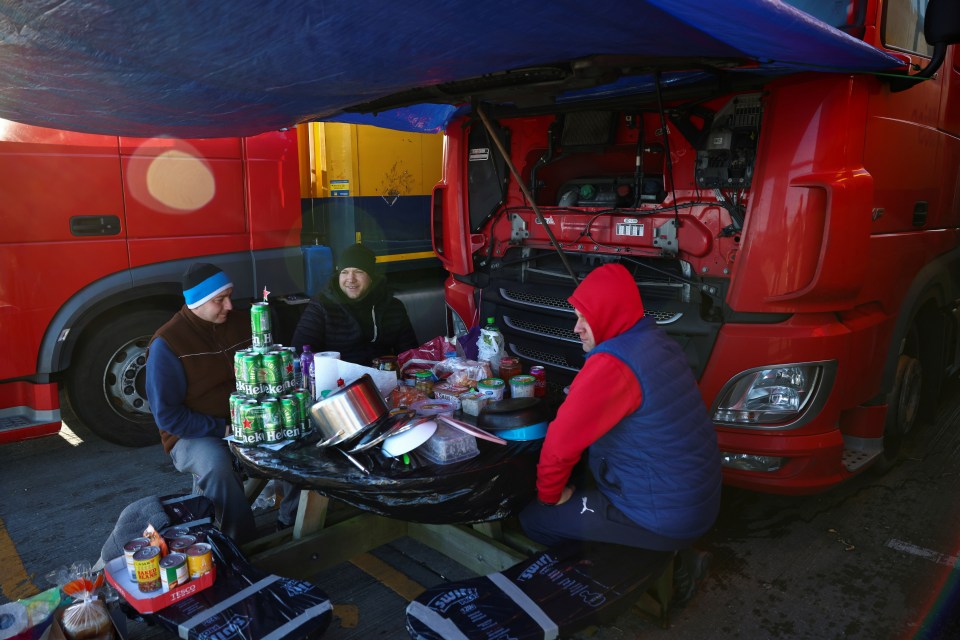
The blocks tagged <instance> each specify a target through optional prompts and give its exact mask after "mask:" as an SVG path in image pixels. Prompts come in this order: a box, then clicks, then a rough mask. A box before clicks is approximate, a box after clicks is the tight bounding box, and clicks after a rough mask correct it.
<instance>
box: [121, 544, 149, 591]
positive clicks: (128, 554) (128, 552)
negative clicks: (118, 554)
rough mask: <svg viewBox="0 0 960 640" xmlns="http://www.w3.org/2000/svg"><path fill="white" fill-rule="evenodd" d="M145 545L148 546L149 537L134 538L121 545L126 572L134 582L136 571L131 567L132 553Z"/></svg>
mask: <svg viewBox="0 0 960 640" xmlns="http://www.w3.org/2000/svg"><path fill="white" fill-rule="evenodd" d="M147 546H150V538H134V539H133V540H130V541H129V542H127V543H126V544H125V545H123V557H124V559H125V560H126V562H127V573H129V574H130V579H131V580H133V581H134V582H136V581H137V571H136V569H134V568H133V554H134V553H136V552H137V551H138V550H140V549H142V548H144V547H147Z"/></svg>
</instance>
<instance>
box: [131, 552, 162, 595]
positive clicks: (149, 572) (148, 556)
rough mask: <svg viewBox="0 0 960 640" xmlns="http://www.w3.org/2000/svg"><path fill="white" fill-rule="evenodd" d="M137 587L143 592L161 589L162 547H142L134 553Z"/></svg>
mask: <svg viewBox="0 0 960 640" xmlns="http://www.w3.org/2000/svg"><path fill="white" fill-rule="evenodd" d="M133 569H134V571H136V572H137V587H138V588H139V589H140V591H142V592H143V593H150V592H151V591H158V590H159V589H160V547H149V546H148V547H141V548H139V549H137V550H136V552H135V553H134V554H133Z"/></svg>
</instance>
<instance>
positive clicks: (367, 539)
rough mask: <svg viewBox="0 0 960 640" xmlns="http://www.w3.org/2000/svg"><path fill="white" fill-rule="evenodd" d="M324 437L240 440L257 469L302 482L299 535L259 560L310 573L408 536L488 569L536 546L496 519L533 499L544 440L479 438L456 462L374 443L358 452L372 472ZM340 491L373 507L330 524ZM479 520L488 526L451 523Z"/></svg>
mask: <svg viewBox="0 0 960 640" xmlns="http://www.w3.org/2000/svg"><path fill="white" fill-rule="evenodd" d="M316 440H317V438H316V437H313V438H309V439H307V440H305V441H302V442H298V443H294V444H290V445H288V446H286V447H284V448H282V449H279V450H276V451H274V450H271V449H269V448H266V447H260V446H254V447H248V446H246V447H245V446H239V445H237V444H236V443H232V444H231V449H232V450H233V451H234V453H235V454H236V455H237V457H238V458H239V459H240V461H241V463H242V464H243V465H244V467H246V468H247V469H248V470H249V471H250V474H251V475H253V476H259V477H261V478H276V479H281V480H287V481H289V482H291V483H293V484H294V485H296V486H299V487H300V488H301V489H303V492H302V493H301V500H300V509H299V512H298V514H297V523H296V525H295V526H294V531H293V540H292V541H290V542H287V541H286V540H283V541H281V542H282V544H279V545H276V544H273V543H274V542H276V541H267V542H266V543H264V544H262V545H260V546H259V547H258V546H257V545H254V546H253V548H252V549H251V552H252V553H251V559H252V560H253V562H254V564H257V565H259V566H269V567H270V568H271V570H272V571H280V570H281V568H282V569H283V570H286V571H290V572H291V575H302V576H308V575H310V574H312V573H315V572H316V571H319V570H322V569H323V568H326V567H328V566H333V565H334V564H337V563H338V562H341V561H344V560H346V559H348V558H350V557H352V555H356V554H358V553H362V552H364V551H367V550H369V549H372V548H374V547H376V546H379V545H381V544H385V543H387V542H389V541H391V540H393V539H395V538H397V537H400V536H404V535H408V536H411V537H413V538H415V539H417V540H419V541H421V542H424V543H426V544H428V545H430V546H433V547H435V548H437V549H438V550H439V551H441V552H443V553H445V554H446V555H448V556H450V557H452V558H453V559H454V560H457V561H458V562H460V563H461V564H464V565H465V566H467V567H469V568H471V569H472V570H474V571H476V572H477V573H484V572H488V571H491V570H493V571H499V570H501V569H503V568H505V567H508V566H510V565H512V564H514V563H515V562H517V561H518V560H519V559H522V558H523V557H525V556H526V555H527V554H528V553H530V552H531V551H532V550H534V549H536V548H537V547H536V545H532V544H531V543H529V541H527V542H526V544H525V545H524V544H522V543H521V545H520V546H521V549H519V550H518V549H516V548H513V547H509V546H507V545H505V544H503V538H504V534H503V532H502V530H501V529H500V527H499V526H498V524H497V523H494V522H493V521H497V520H501V519H503V518H506V517H507V516H510V515H512V514H514V513H516V512H518V511H519V510H520V509H521V508H522V507H523V506H524V505H525V504H526V503H527V502H528V501H529V500H530V499H532V498H533V496H534V491H535V480H536V462H537V459H538V456H539V450H540V445H541V444H542V441H539V440H538V441H532V442H512V443H510V444H507V445H499V444H495V443H492V442H487V441H485V440H482V439H478V442H477V445H478V448H479V450H480V454H479V455H478V456H476V457H474V458H471V459H469V460H465V461H462V462H457V463H453V464H449V465H436V464H430V463H425V461H424V460H423V459H421V458H419V457H418V456H417V455H416V452H415V451H414V452H412V453H411V459H412V460H411V464H409V465H406V464H403V462H401V461H399V460H397V459H393V458H389V457H387V456H384V455H383V454H382V453H380V449H379V447H373V448H371V449H368V450H367V451H365V452H360V453H357V454H353V455H354V457H355V458H357V459H358V461H360V462H361V464H363V465H364V466H365V467H366V468H367V469H368V470H369V471H370V473H369V474H365V473H363V472H362V471H360V470H359V469H358V468H357V467H356V466H354V465H353V464H352V463H351V462H350V461H348V460H347V459H346V457H344V456H343V455H342V454H341V453H340V452H338V451H335V450H333V449H331V448H317V447H316V446H315V443H316ZM345 448H349V447H346V446H345ZM318 494H319V495H318ZM331 499H332V500H336V501H337V502H342V503H346V504H348V505H352V506H353V507H355V508H357V509H359V510H361V511H363V512H364V513H362V514H360V515H359V516H356V517H351V518H350V519H348V520H345V521H343V522H338V523H333V524H330V523H327V522H326V519H327V510H328V508H329V506H330V500H331ZM474 523H488V524H479V525H476V524H475V526H474V527H473V528H472V529H471V528H467V527H463V526H451V525H464V524H474ZM515 546H516V545H515ZM278 567H280V568H278Z"/></svg>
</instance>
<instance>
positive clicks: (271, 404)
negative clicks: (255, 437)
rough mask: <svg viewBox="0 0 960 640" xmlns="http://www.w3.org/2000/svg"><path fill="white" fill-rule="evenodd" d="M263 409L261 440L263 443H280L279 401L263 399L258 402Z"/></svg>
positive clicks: (281, 435)
mask: <svg viewBox="0 0 960 640" xmlns="http://www.w3.org/2000/svg"><path fill="white" fill-rule="evenodd" d="M260 406H261V407H263V440H264V442H280V441H281V440H283V418H282V416H281V415H280V401H279V400H277V399H276V398H265V399H264V400H262V401H261V402H260Z"/></svg>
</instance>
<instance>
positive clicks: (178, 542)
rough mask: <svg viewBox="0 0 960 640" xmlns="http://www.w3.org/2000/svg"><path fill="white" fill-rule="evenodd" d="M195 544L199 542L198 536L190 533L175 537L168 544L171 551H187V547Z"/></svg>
mask: <svg viewBox="0 0 960 640" xmlns="http://www.w3.org/2000/svg"><path fill="white" fill-rule="evenodd" d="M195 544H197V536H192V535H190V534H189V533H188V534H185V535H182V536H178V537H176V538H174V539H173V540H171V541H170V542H169V543H168V544H167V546H168V547H169V548H170V553H186V552H187V549H189V548H190V547H192V546H193V545H195Z"/></svg>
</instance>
